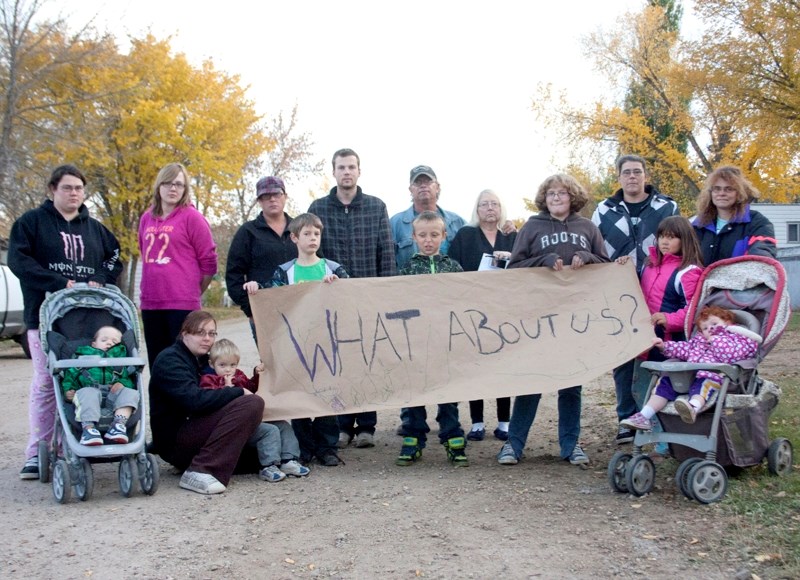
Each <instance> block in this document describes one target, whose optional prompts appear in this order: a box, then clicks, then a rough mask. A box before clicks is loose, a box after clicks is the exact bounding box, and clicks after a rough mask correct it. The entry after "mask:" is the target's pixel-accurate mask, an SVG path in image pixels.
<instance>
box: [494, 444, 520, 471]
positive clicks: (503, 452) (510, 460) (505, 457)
mask: <svg viewBox="0 0 800 580" xmlns="http://www.w3.org/2000/svg"><path fill="white" fill-rule="evenodd" d="M497 463H499V464H500V465H516V464H517V463H519V457H517V454H516V453H514V448H513V447H512V446H511V441H506V442H505V443H503V448H502V449H500V453H498V454H497Z"/></svg>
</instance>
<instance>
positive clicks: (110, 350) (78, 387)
mask: <svg viewBox="0 0 800 580" xmlns="http://www.w3.org/2000/svg"><path fill="white" fill-rule="evenodd" d="M85 356H96V357H101V358H125V357H127V356H128V351H127V349H126V348H125V345H124V344H122V333H121V332H120V331H119V329H117V328H115V327H113V326H103V327H101V328H100V329H99V330H98V331H97V332H96V333H95V335H94V337H93V339H92V343H91V345H89V346H79V347H78V348H77V349H76V350H75V357H76V358H80V357H85ZM100 385H108V387H109V390H108V396H107V405H108V406H109V407H111V408H113V410H114V418H113V420H112V423H111V427H109V429H108V431H107V432H106V434H105V436H104V437H105V439H106V440H107V441H109V442H111V443H127V442H128V432H127V427H126V425H127V423H128V419H130V417H131V414H133V412H134V411H135V410H136V407H137V406H138V405H139V393H138V392H137V391H136V385H135V384H134V378H133V377H131V376H130V373H129V371H128V368H127V367H107V366H98V367H90V368H76V367H71V368H68V369H66V371H64V379H63V380H62V382H61V388H62V389H63V391H64V399H65V400H66V401H68V402H72V403H73V404H74V405H75V420H76V421H79V422H80V423H81V427H82V433H81V438H80V443H81V445H102V444H103V437H101V436H100V431H99V430H98V429H97V424H98V423H99V421H100V412H101V408H100V407H101V401H102V397H103V392H102V391H101V390H100Z"/></svg>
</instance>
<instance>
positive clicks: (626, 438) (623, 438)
mask: <svg viewBox="0 0 800 580" xmlns="http://www.w3.org/2000/svg"><path fill="white" fill-rule="evenodd" d="M633 436H634V432H633V429H630V428H629V427H625V426H624V425H622V424H621V423H620V426H619V430H618V431H617V437H616V439H615V441H616V442H617V445H622V444H623V443H633Z"/></svg>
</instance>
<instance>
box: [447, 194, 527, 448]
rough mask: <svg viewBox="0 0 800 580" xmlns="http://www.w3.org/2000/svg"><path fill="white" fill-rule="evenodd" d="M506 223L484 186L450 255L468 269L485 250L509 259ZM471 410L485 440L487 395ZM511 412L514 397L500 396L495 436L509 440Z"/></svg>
mask: <svg viewBox="0 0 800 580" xmlns="http://www.w3.org/2000/svg"><path fill="white" fill-rule="evenodd" d="M505 223H506V209H505V207H504V206H503V204H502V203H501V202H500V198H499V197H498V196H497V194H496V193H495V192H494V191H492V190H491V189H484V190H483V191H482V192H480V193H479V194H478V199H477V200H475V207H474V208H473V210H472V221H470V223H469V225H465V226H463V227H462V228H460V229H459V230H458V232H457V233H456V235H455V237H454V238H453V241H452V242H451V243H450V248H449V249H448V250H447V255H448V256H450V257H451V258H453V259H454V260H455V261H456V262H458V263H459V264H461V267H462V268H464V271H465V272H475V271H477V270H478V267H479V266H480V263H481V260H482V259H483V256H484V254H490V255H492V256H493V257H494V259H496V260H506V261H507V260H508V259H509V258H510V257H511V249H512V248H513V247H514V240H515V239H516V237H517V232H516V231H512V232H510V233H508V234H504V233H503V231H502V230H501V226H502V225H503V224H505ZM469 414H470V416H471V418H472V428H471V429H470V432H469V433H468V434H467V439H469V440H470V441H481V440H483V438H484V437H485V436H486V426H485V423H484V422H483V399H479V400H477V401H470V402H469ZM510 415H511V397H502V398H500V399H497V429H495V430H494V436H495V437H497V438H498V439H500V440H501V441H505V440H506V439H508V421H509V417H510Z"/></svg>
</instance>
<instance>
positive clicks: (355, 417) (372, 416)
mask: <svg viewBox="0 0 800 580" xmlns="http://www.w3.org/2000/svg"><path fill="white" fill-rule="evenodd" d="M336 419H337V421H338V422H339V431H342V432H344V433H347V434H348V435H350V437H354V436H356V435H358V434H359V433H369V434H371V435H375V425H377V424H378V413H377V412H375V411H365V412H364V413H347V414H344V415H339V416H337V417H336ZM356 421H358V425H356Z"/></svg>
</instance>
